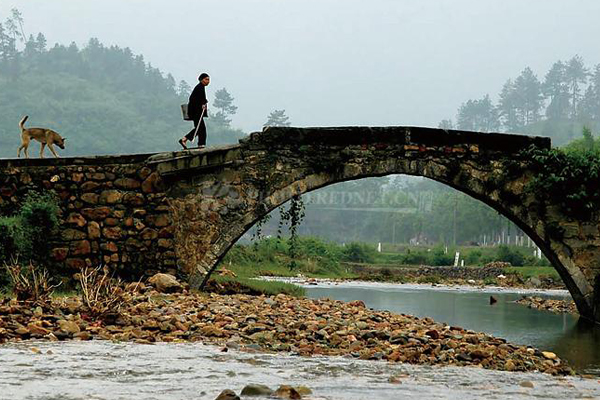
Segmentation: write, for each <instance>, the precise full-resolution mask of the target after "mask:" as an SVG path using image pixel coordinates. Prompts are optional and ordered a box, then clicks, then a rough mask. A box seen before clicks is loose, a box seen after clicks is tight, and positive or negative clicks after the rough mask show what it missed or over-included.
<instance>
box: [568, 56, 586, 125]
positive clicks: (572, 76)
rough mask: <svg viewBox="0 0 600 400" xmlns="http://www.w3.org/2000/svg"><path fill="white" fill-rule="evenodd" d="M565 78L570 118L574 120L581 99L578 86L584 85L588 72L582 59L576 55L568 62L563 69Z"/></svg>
mask: <svg viewBox="0 0 600 400" xmlns="http://www.w3.org/2000/svg"><path fill="white" fill-rule="evenodd" d="M565 78H566V82H567V84H568V87H569V92H570V93H569V94H570V96H571V118H576V117H577V105H578V104H579V100H580V99H581V88H580V85H585V84H586V82H587V79H588V70H587V68H585V65H584V63H583V58H581V57H580V56H578V55H576V56H575V57H573V58H571V59H570V60H569V62H568V63H567V65H566V68H565Z"/></svg>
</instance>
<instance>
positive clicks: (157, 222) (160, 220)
mask: <svg viewBox="0 0 600 400" xmlns="http://www.w3.org/2000/svg"><path fill="white" fill-rule="evenodd" d="M146 223H147V224H148V225H151V226H155V227H158V228H160V227H163V226H168V225H169V224H170V221H169V215H168V214H158V215H156V214H155V215H148V216H147V217H146Z"/></svg>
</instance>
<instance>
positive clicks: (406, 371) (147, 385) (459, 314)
mask: <svg viewBox="0 0 600 400" xmlns="http://www.w3.org/2000/svg"><path fill="white" fill-rule="evenodd" d="M308 292H309V295H310V296H312V297H322V296H327V297H333V298H339V299H362V300H364V301H365V303H367V305H368V306H370V307H375V308H385V309H390V310H395V311H397V312H405V313H408V312H412V313H414V314H417V315H425V314H424V313H429V312H430V311H431V316H437V319H439V320H440V321H447V322H449V323H454V322H456V323H457V324H458V323H461V324H462V325H464V326H466V327H470V328H472V329H481V330H486V331H490V332H491V333H494V334H498V335H499V336H503V337H506V338H511V340H515V341H519V342H524V341H530V340H536V339H535V337H536V336H539V338H540V340H542V341H541V342H540V341H538V342H535V343H545V344H547V345H544V346H542V347H546V348H547V347H549V346H550V347H551V345H552V344H553V343H554V344H555V346H554V347H552V348H553V349H555V350H556V351H557V352H558V353H559V354H560V352H561V351H562V350H560V349H561V348H563V347H564V348H565V350H568V349H567V348H568V347H569V344H564V343H571V345H572V343H573V341H572V340H571V339H569V338H570V337H572V335H578V334H577V333H573V330H574V329H575V330H576V328H574V327H576V326H577V324H576V322H575V319H574V318H572V317H564V316H554V315H551V314H549V315H546V313H543V316H540V317H539V319H535V321H537V322H536V323H537V325H536V326H532V325H527V324H525V323H524V322H523V320H527V319H528V318H534V317H531V315H536V314H537V313H538V312H535V313H533V314H532V313H531V312H532V311H533V310H527V309H526V308H525V307H521V308H522V309H523V310H524V311H523V312H525V313H526V314H524V316H522V317H515V315H517V314H519V313H520V312H521V311H517V310H519V309H520V308H518V307H517V306H515V307H513V305H511V304H510V303H509V302H508V301H509V300H510V298H511V296H512V295H510V294H508V293H497V294H496V296H497V297H498V298H499V302H498V304H497V307H496V306H494V307H490V306H489V305H487V304H486V303H485V300H486V296H488V295H487V294H485V293H476V292H473V291H464V290H460V291H455V293H452V291H444V290H424V289H423V288H421V289H418V288H412V289H411V288H410V287H399V286H390V285H388V286H386V285H380V286H377V285H363V286H360V285H356V284H348V285H345V286H334V285H331V286H326V285H321V286H317V287H313V286H311V287H310V288H309V289H308ZM448 296H449V297H448ZM517 296H518V295H517ZM424 304H429V306H428V307H429V308H430V310H429V311H428V310H427V309H426V308H424ZM513 309H514V312H516V313H517V314H513V312H512V311H508V310H513ZM502 310H504V311H502ZM434 311H435V312H434ZM527 313H529V314H527ZM434 314H435V315H434ZM499 315H503V317H500V316H499ZM527 315H529V317H527ZM546 316H547V317H548V318H550V320H546ZM535 318H538V317H535ZM477 321H480V322H482V323H483V325H477V324H476V322H477ZM551 321H554V322H555V323H553V322H551ZM528 326H529V328H528ZM488 327H490V328H489V329H488ZM529 329H531V330H534V331H535V332H537V333H534V334H532V333H531V332H528V330H529ZM561 332H562V333H561ZM580 337H581V336H580ZM573 340H575V339H573ZM565 341H566V342H565ZM561 343H562V344H561ZM596 343H598V342H596ZM561 346H563V347H561ZM588 350H589V351H591V350H592V349H591V348H588ZM582 351H583V350H582ZM561 356H562V357H564V354H561ZM593 368H595V367H591V366H588V369H591V370H594V369H593ZM392 377H395V378H396V381H397V382H396V383H392V382H390V378H392ZM249 383H260V384H265V385H268V386H270V387H271V388H273V389H275V388H277V387H278V386H279V385H282V384H292V385H304V386H307V387H309V388H311V389H312V390H313V395H312V396H310V397H308V398H310V399H314V400H317V399H327V400H342V399H344V400H359V399H369V400H375V399H398V398H419V399H423V398H425V399H457V400H466V399H477V400H479V399H481V398H486V399H507V398H510V399H530V398H544V399H561V400H562V399H593V398H600V384H599V383H598V380H597V379H582V378H579V377H566V378H563V377H552V376H549V375H545V374H539V373H511V372H503V371H489V370H483V369H479V368H470V367H463V368H459V367H431V366H414V365H405V364H399V363H398V364H389V363H386V362H382V361H362V360H356V359H353V358H344V357H312V358H305V357H297V356H294V355H291V354H283V353H279V354H265V353H261V352H257V353H250V352H241V351H238V350H234V349H232V350H229V351H228V352H222V351H221V349H220V348H218V347H215V346H208V345H203V344H200V343H182V344H173V343H161V344H155V345H142V344H134V343H114V342H109V341H91V342H75V341H70V342H21V343H10V344H5V345H2V346H0V399H35V400H58V399H60V400H84V399H85V400H89V399H95V400H108V399H110V400H117V399H122V400H125V399H135V400H138V399H144V400H179V399H190V400H192V399H215V398H216V397H217V395H218V394H219V393H220V392H221V391H222V390H223V389H226V388H228V389H232V390H234V391H235V392H236V393H240V391H241V389H242V388H243V387H244V386H245V385H247V384H249Z"/></svg>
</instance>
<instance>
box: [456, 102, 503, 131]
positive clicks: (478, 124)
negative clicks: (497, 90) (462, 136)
mask: <svg viewBox="0 0 600 400" xmlns="http://www.w3.org/2000/svg"><path fill="white" fill-rule="evenodd" d="M456 125H457V127H458V129H461V130H468V131H476V132H492V131H496V130H498V128H499V126H500V123H499V120H498V110H497V109H496V107H494V105H493V104H492V101H491V100H490V96H489V95H487V94H486V95H485V96H484V97H483V98H482V99H479V100H469V101H467V102H466V103H463V104H462V105H461V107H460V109H459V111H458V115H457V117H456Z"/></svg>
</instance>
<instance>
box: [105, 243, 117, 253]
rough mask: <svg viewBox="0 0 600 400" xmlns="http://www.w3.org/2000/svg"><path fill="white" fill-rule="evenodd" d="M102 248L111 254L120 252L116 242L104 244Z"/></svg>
mask: <svg viewBox="0 0 600 400" xmlns="http://www.w3.org/2000/svg"><path fill="white" fill-rule="evenodd" d="M100 248H101V249H102V250H103V251H108V252H110V253H117V252H118V251H119V247H117V245H116V243H114V242H106V243H102V244H101V245H100Z"/></svg>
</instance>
